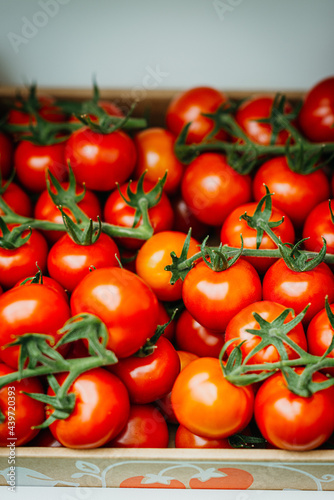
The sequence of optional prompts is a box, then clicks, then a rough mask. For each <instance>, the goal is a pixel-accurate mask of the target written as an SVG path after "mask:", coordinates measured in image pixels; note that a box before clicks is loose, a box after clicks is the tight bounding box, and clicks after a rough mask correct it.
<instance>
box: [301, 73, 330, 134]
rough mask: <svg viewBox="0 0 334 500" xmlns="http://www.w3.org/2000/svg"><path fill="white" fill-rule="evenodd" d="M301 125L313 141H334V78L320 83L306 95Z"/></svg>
mask: <svg viewBox="0 0 334 500" xmlns="http://www.w3.org/2000/svg"><path fill="white" fill-rule="evenodd" d="M299 125H300V127H301V129H302V131H303V132H304V134H305V135H306V137H307V138H308V139H310V140H311V141H314V142H333V141H334V127H333V125H334V77H333V76H331V77H329V78H326V79H325V80H322V81H321V82H319V83H318V84H317V85H315V86H314V87H313V88H312V89H311V90H310V91H309V93H308V94H307V95H306V97H305V100H304V104H303V107H302V109H301V110H300V113H299Z"/></svg>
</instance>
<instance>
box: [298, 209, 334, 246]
mask: <svg viewBox="0 0 334 500" xmlns="http://www.w3.org/2000/svg"><path fill="white" fill-rule="evenodd" d="M332 207H334V205H333V200H332ZM303 238H308V239H307V240H306V241H304V246H305V248H306V250H310V251H312V252H319V251H320V250H321V248H322V246H323V244H324V242H323V240H322V238H325V240H326V243H327V248H326V252H327V253H334V224H333V222H332V219H331V214H330V211H329V206H328V201H323V202H321V203H319V205H317V206H316V207H314V208H313V210H312V211H311V212H310V213H309V214H308V216H307V219H306V221H305V224H304V227H303Z"/></svg>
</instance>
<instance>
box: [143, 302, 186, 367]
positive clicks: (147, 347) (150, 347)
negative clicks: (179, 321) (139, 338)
mask: <svg viewBox="0 0 334 500" xmlns="http://www.w3.org/2000/svg"><path fill="white" fill-rule="evenodd" d="M178 312H179V310H178V308H175V309H174V310H173V311H172V313H171V315H170V319H169V321H167V323H165V324H164V325H158V326H157V328H156V330H155V334H154V335H153V337H151V338H150V339H148V340H147V341H146V343H145V344H144V345H143V346H142V347H141V348H140V349H139V350H138V351H137V352H136V353H135V354H134V356H137V357H138V358H145V357H146V356H149V355H150V354H153V352H154V351H155V349H156V347H157V346H156V343H157V341H158V340H159V339H160V337H161V336H162V335H163V334H164V332H165V330H166V328H167V327H168V326H169V325H170V324H171V322H172V321H173V320H174V318H175V316H176V314H177V313H178Z"/></svg>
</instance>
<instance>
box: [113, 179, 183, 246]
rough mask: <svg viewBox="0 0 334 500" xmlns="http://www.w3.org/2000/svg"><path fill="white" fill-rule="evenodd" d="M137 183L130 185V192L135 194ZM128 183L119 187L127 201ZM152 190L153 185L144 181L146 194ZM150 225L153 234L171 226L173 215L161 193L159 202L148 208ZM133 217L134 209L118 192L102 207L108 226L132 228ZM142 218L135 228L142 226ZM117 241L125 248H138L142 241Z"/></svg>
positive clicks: (121, 239) (129, 239)
mask: <svg viewBox="0 0 334 500" xmlns="http://www.w3.org/2000/svg"><path fill="white" fill-rule="evenodd" d="M137 185H138V182H137V181H134V182H132V183H131V190H132V191H133V192H135V191H136V190H137ZM127 187H128V183H126V184H123V186H121V188H120V189H121V192H122V194H123V195H124V196H125V197H126V198H127V199H128V196H127V194H126V190H127ZM153 188H154V184H153V183H151V182H149V181H146V180H145V181H144V191H145V192H146V193H148V192H149V191H151V190H152V189H153ZM148 214H149V218H150V222H151V225H152V227H153V229H154V232H155V233H160V232H161V231H168V230H169V229H171V228H172V226H173V221H174V213H173V209H172V206H171V204H170V201H169V199H168V198H167V196H166V195H165V193H162V196H161V200H160V201H159V203H158V204H157V205H155V206H154V207H152V208H150V209H149V211H148ZM134 216H135V209H134V208H132V207H130V206H129V205H127V204H126V202H125V201H124V200H123V198H122V197H121V195H120V194H119V192H118V190H117V189H116V190H115V191H114V192H113V193H111V195H110V196H109V197H108V199H107V202H106V204H105V207H104V219H105V221H106V222H109V224H113V225H115V226H121V227H133V222H134ZM142 223H143V220H142V218H141V219H140V221H139V222H138V224H137V226H136V227H138V226H140V225H142ZM117 241H118V242H119V243H120V244H121V245H122V246H123V247H126V248H130V249H132V248H140V247H141V246H142V245H143V243H144V240H138V239H136V238H118V239H117Z"/></svg>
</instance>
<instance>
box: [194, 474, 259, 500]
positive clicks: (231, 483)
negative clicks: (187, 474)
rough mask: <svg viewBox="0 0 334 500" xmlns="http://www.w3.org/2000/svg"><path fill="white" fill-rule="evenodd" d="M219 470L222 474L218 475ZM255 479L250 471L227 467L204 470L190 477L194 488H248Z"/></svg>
mask: <svg viewBox="0 0 334 500" xmlns="http://www.w3.org/2000/svg"><path fill="white" fill-rule="evenodd" d="M217 472H218V474H219V473H221V474H220V475H218V474H217ZM210 476H211V477H210ZM217 476H218V477H217ZM253 481H254V478H253V476H252V474H250V473H249V472H247V471H245V470H242V469H233V468H230V467H227V468H223V469H218V471H212V470H210V469H209V470H207V471H206V470H204V471H203V472H202V473H199V474H196V476H194V477H193V478H192V479H190V481H189V486H190V488H192V489H202V488H203V489H213V490H216V489H222V490H247V489H248V488H249V487H250V486H251V485H252V484H253ZM240 498H241V497H240Z"/></svg>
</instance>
